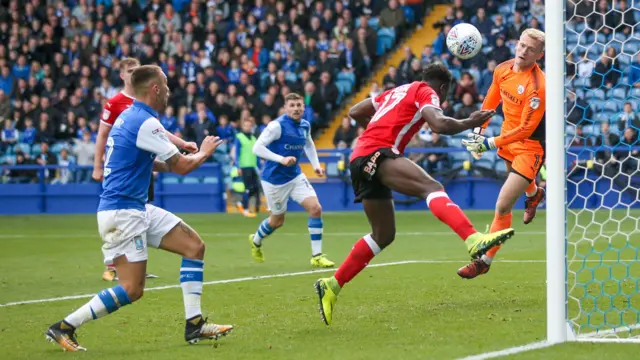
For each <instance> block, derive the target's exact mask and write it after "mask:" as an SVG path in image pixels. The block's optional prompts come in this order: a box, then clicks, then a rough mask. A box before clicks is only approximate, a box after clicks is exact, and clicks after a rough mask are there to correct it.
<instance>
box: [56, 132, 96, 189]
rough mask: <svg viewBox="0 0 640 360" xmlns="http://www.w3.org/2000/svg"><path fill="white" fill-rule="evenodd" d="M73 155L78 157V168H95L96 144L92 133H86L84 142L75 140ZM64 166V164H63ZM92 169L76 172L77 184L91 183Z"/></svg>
mask: <svg viewBox="0 0 640 360" xmlns="http://www.w3.org/2000/svg"><path fill="white" fill-rule="evenodd" d="M74 143H75V145H74V147H73V155H74V156H75V157H76V162H77V164H78V166H87V167H93V158H94V155H95V150H96V143H95V141H93V140H92V139H91V133H90V132H89V131H84V132H83V133H82V140H78V139H74ZM61 165H62V164H61ZM91 171H92V169H89V168H87V169H78V170H77V172H76V181H77V182H89V181H91Z"/></svg>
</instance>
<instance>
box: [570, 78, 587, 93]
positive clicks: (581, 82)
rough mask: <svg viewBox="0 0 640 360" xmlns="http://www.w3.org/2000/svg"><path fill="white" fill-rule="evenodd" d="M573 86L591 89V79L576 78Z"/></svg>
mask: <svg viewBox="0 0 640 360" xmlns="http://www.w3.org/2000/svg"><path fill="white" fill-rule="evenodd" d="M573 86H574V87H575V88H586V87H589V86H591V79H589V78H580V77H579V78H575V79H574V80H573ZM585 96H586V93H585Z"/></svg>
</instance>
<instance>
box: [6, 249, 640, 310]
mask: <svg viewBox="0 0 640 360" xmlns="http://www.w3.org/2000/svg"><path fill="white" fill-rule="evenodd" d="M620 261H635V260H625V259H622V260H620ZM467 262H469V261H468V260H404V261H393V262H387V263H380V264H372V265H369V266H368V267H370V268H371V267H384V266H392V265H405V264H464V263H467ZM545 262H546V260H497V261H496V263H507V264H523V263H527V264H531V263H534V264H537V263H540V264H541V263H545ZM575 262H583V260H576V261H575ZM585 262H595V263H599V262H618V260H586V261H585ZM331 271H335V269H319V270H308V271H299V272H293V273H282V274H272V275H258V276H248V277H242V278H235V279H226V280H213V281H207V282H204V283H203V285H216V284H230V283H235V282H243V281H251V280H263V279H274V278H282V277H291V276H300V275H309V274H316V273H325V272H331ZM179 287H180V285H165V286H156V287H151V288H146V289H144V291H155V290H166V289H175V288H179ZM94 295H95V294H83V295H70V296H61V297H55V298H48V299H35V300H22V301H13V302H8V303H6V304H0V308H2V307H8V306H16V305H26V304H39V303H45V302H56V301H64V300H77V299H86V298H90V297H93V296H94Z"/></svg>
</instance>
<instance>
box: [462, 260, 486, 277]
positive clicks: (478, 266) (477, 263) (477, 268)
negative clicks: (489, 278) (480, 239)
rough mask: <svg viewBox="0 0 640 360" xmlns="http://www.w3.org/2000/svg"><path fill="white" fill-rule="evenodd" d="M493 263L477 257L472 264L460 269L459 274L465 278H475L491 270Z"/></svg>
mask: <svg viewBox="0 0 640 360" xmlns="http://www.w3.org/2000/svg"><path fill="white" fill-rule="evenodd" d="M490 268H491V265H489V264H487V263H485V262H484V261H483V260H482V259H475V260H473V261H472V262H471V263H470V264H468V265H465V266H463V267H461V268H460V269H458V276H460V277H461V278H463V279H473V278H475V277H476V276H478V275H482V274H486V273H488V272H489V269H490Z"/></svg>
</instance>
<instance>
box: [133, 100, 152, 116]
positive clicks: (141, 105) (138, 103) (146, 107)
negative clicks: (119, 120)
mask: <svg viewBox="0 0 640 360" xmlns="http://www.w3.org/2000/svg"><path fill="white" fill-rule="evenodd" d="M133 106H136V107H139V108H141V109H143V110H145V111H147V112H148V113H150V114H151V115H153V117H155V118H157V117H158V112H157V111H155V110H153V108H152V107H151V106H149V105H147V104H145V103H143V102H141V101H138V100H134V101H133Z"/></svg>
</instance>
